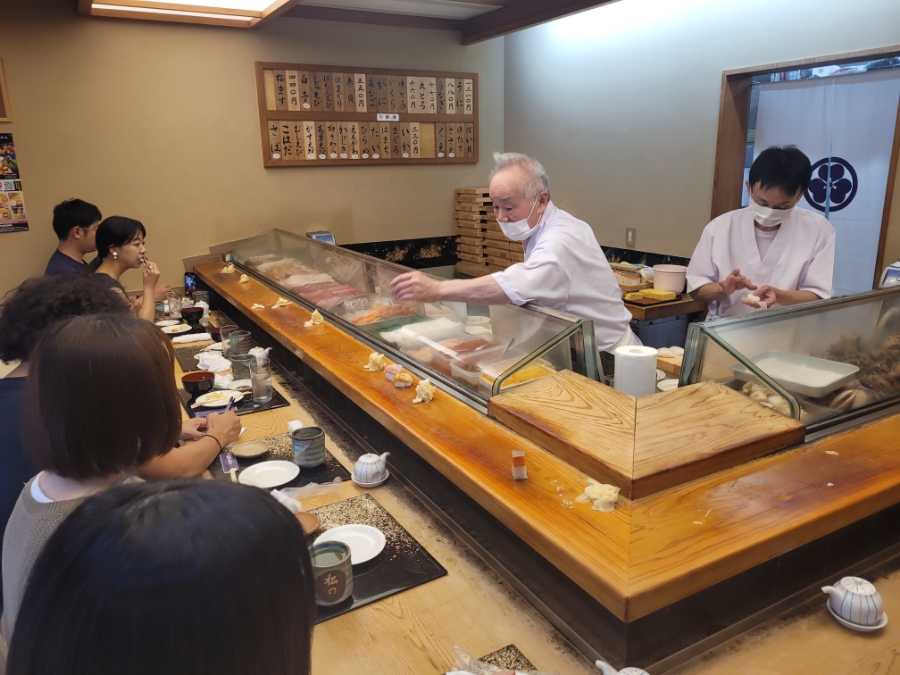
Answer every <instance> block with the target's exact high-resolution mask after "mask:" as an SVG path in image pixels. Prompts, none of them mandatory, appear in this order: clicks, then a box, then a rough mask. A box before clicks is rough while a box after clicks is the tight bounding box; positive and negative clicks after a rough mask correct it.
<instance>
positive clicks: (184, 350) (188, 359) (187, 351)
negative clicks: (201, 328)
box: [175, 342, 212, 373]
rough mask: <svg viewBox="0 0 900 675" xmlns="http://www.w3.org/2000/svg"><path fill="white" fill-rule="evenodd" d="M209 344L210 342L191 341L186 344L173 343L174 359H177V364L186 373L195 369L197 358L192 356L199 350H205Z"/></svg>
mask: <svg viewBox="0 0 900 675" xmlns="http://www.w3.org/2000/svg"><path fill="white" fill-rule="evenodd" d="M210 344H212V343H210V342H191V343H189V344H186V345H175V359H176V360H177V361H178V365H179V366H181V369H182V370H183V371H184V372H186V373H188V372H190V371H192V370H197V359H195V358H194V357H195V356H197V354H199V353H200V352H202V351H205V350H206V349H207V348H208V347H209V345H210Z"/></svg>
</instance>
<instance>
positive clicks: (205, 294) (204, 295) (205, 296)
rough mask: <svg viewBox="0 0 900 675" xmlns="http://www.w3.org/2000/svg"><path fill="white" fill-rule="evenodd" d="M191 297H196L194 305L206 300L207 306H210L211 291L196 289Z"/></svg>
mask: <svg viewBox="0 0 900 675" xmlns="http://www.w3.org/2000/svg"><path fill="white" fill-rule="evenodd" d="M191 297H192V298H193V299H194V305H196V304H197V303H198V302H205V303H206V306H207V307H208V306H209V291H194V292H193V293H191Z"/></svg>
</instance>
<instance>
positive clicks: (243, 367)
mask: <svg viewBox="0 0 900 675" xmlns="http://www.w3.org/2000/svg"><path fill="white" fill-rule="evenodd" d="M228 360H229V361H231V374H232V375H233V376H234V379H235V380H249V379H250V363H251V362H252V361H253V357H252V356H250V355H249V354H232V355H231V356H229V357H228Z"/></svg>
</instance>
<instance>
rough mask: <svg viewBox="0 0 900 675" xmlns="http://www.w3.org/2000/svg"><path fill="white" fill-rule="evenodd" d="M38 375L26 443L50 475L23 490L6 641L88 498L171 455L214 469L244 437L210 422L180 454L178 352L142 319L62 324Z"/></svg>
mask: <svg viewBox="0 0 900 675" xmlns="http://www.w3.org/2000/svg"><path fill="white" fill-rule="evenodd" d="M29 366H30V374H29V377H28V384H27V385H26V396H25V404H24V424H23V436H24V442H25V448H26V450H27V451H28V453H29V454H30V455H31V457H32V458H33V459H34V460H35V463H36V464H37V466H38V468H39V469H41V473H39V474H38V475H37V476H35V477H34V478H32V480H30V481H29V482H28V484H27V485H26V486H25V488H24V489H23V490H22V491H21V494H20V495H19V500H18V501H17V502H16V505H15V508H14V510H13V513H12V515H11V516H10V518H9V523H8V524H7V527H6V534H5V536H4V540H3V599H4V623H3V635H4V636H6V637H7V638H8V637H9V634H10V632H11V631H12V629H13V624H14V622H15V617H16V613H17V611H18V606H19V602H20V600H21V597H22V591H23V589H24V583H25V580H26V579H27V577H28V571H29V570H30V569H31V565H32V563H33V561H34V559H35V558H36V557H37V554H38V553H39V552H40V549H41V547H42V546H43V543H44V541H45V540H46V538H47V537H48V536H49V535H50V534H51V533H52V532H53V530H54V529H55V528H56V526H57V525H58V524H59V522H60V521H62V520H63V519H64V518H65V517H66V516H67V515H68V514H69V513H70V512H71V511H72V509H74V508H75V507H76V506H77V505H78V504H79V503H80V502H81V501H82V499H83V498H84V497H85V496H87V495H90V494H93V493H95V492H100V491H102V490H104V489H106V488H107V487H109V486H110V485H112V484H114V483H117V482H121V481H122V480H124V479H126V478H127V477H128V476H130V475H131V474H133V473H135V472H136V471H137V470H138V468H139V467H141V466H142V465H148V464H152V462H153V461H155V460H156V459H157V458H158V457H160V456H163V455H166V454H169V453H193V454H205V456H204V461H205V462H206V465H208V464H209V463H210V462H211V461H212V459H213V458H215V456H216V454H217V453H218V450H219V448H220V447H222V446H223V445H225V444H227V443H228V442H230V441H231V440H234V439H235V438H236V437H237V434H238V433H239V430H240V422H238V421H237V417H236V416H235V415H234V413H233V412H231V413H226V414H224V415H210V416H209V417H208V418H207V424H208V431H207V432H206V433H205V434H203V436H206V437H207V438H203V439H202V440H200V441H197V442H195V443H192V444H190V445H189V446H184V447H182V448H176V449H175V450H172V446H173V445H174V443H175V441H176V440H177V439H178V438H179V436H180V435H182V433H183V430H182V424H181V405H180V400H179V399H178V394H177V390H176V389H175V376H174V371H173V355H172V346H171V343H170V342H169V341H168V340H166V339H165V337H164V336H163V335H162V334H161V333H160V331H159V330H158V329H157V328H156V327H155V326H153V325H151V324H149V323H147V322H146V321H144V320H142V319H138V318H137V317H133V316H130V315H123V316H119V315H94V316H85V317H74V318H71V319H66V320H63V321H61V322H57V323H55V324H53V325H52V326H50V327H49V328H47V329H46V330H45V332H44V335H43V336H42V337H41V339H40V341H39V342H38V345H37V347H36V348H35V351H34V358H33V359H32V361H31V362H30V364H29ZM232 418H234V419H233V420H232ZM223 426H225V427H227V429H228V433H227V434H226V433H223V431H222V427H223ZM235 427H237V431H235Z"/></svg>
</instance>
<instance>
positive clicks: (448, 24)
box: [282, 4, 500, 31]
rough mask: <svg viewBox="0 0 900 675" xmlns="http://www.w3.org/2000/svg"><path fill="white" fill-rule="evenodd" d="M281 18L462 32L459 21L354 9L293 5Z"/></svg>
mask: <svg viewBox="0 0 900 675" xmlns="http://www.w3.org/2000/svg"><path fill="white" fill-rule="evenodd" d="M496 11H500V10H496ZM282 16H287V17H293V18H295V19H313V20H317V21H346V22H349V23H364V24H369V25H372V26H398V27H401V28H429V29H433V30H455V31H462V29H463V21H462V20H460V19H445V18H441V17H431V16H413V15H410V14H392V13H388V12H367V11H363V10H356V9H337V8H335V7H313V6H311V5H303V4H299V5H295V6H294V7H292V8H291V9H289V10H287V11H286V12H285V13H284V14H282Z"/></svg>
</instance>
